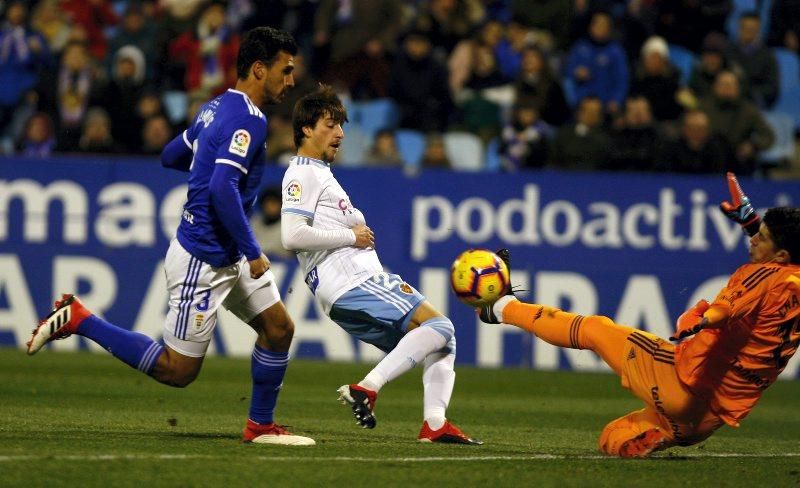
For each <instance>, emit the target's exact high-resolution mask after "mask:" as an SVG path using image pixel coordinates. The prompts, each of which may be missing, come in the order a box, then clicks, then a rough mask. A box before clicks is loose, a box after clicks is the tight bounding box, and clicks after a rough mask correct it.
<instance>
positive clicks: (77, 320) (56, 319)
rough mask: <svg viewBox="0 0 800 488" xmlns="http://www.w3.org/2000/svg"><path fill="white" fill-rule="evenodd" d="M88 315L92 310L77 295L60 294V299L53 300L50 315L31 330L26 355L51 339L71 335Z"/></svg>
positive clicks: (32, 353)
mask: <svg viewBox="0 0 800 488" xmlns="http://www.w3.org/2000/svg"><path fill="white" fill-rule="evenodd" d="M90 315H92V312H90V311H89V310H87V309H86V308H85V307H84V306H83V304H82V303H81V301H80V300H79V299H78V297H76V296H75V295H72V294H65V295H62V296H61V300H57V301H56V302H55V305H54V307H53V311H52V312H50V315H48V316H47V317H45V318H43V319H42V320H41V321H40V322H39V326H38V327H36V329H34V330H33V336H31V340H29V341H28V355H31V356H32V355H34V354H36V353H37V352H39V349H41V348H42V346H44V345H45V344H47V343H48V342H50V341H52V340H55V339H64V338H65V337H69V336H71V335H72V334H74V333H75V332H77V331H78V326H79V325H81V322H83V321H84V320H85V319H86V318H87V317H89V316H90Z"/></svg>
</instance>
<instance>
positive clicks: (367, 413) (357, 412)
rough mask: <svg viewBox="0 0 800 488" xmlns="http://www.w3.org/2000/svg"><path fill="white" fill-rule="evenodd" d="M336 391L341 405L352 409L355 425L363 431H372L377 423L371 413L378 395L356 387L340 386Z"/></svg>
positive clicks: (373, 414)
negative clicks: (363, 429)
mask: <svg viewBox="0 0 800 488" xmlns="http://www.w3.org/2000/svg"><path fill="white" fill-rule="evenodd" d="M337 391H338V392H339V401H340V402H342V405H350V406H352V407H353V417H355V418H356V423H357V424H358V425H360V426H361V427H363V428H365V429H374V428H375V424H376V423H377V421H376V420H375V413H374V412H373V411H374V410H375V402H376V401H377V400H378V393H377V392H374V391H372V390H368V389H366V388H364V387H363V386H358V385H342V386H340V387H339V389H338V390H337Z"/></svg>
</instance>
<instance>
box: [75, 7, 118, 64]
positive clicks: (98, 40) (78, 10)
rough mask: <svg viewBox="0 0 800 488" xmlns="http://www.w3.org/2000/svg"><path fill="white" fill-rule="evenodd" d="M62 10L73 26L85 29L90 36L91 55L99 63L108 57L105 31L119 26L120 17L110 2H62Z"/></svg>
mask: <svg viewBox="0 0 800 488" xmlns="http://www.w3.org/2000/svg"><path fill="white" fill-rule="evenodd" d="M60 2H61V3H60V5H61V9H62V10H63V11H64V13H66V14H67V17H68V18H69V19H70V20H71V21H72V23H73V24H76V25H79V26H81V27H83V29H84V30H85V31H86V34H87V36H88V42H89V44H88V47H89V53H90V54H91V55H92V57H93V58H94V59H95V60H97V61H102V60H104V59H105V57H106V51H107V50H108V40H107V39H106V34H105V29H106V28H107V27H111V26H114V25H117V23H118V22H119V17H117V14H116V13H114V9H113V8H112V7H111V2H110V1H108V0H60Z"/></svg>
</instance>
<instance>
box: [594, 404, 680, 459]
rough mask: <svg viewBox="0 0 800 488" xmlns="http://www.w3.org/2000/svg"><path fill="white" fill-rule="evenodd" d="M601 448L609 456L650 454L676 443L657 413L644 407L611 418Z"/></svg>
mask: <svg viewBox="0 0 800 488" xmlns="http://www.w3.org/2000/svg"><path fill="white" fill-rule="evenodd" d="M598 444H599V447H600V451H601V452H603V453H604V454H608V455H610V456H619V457H628V458H629V457H647V456H649V455H650V454H652V453H654V452H656V451H661V450H663V449H667V448H669V447H672V446H674V445H676V443H675V441H674V439H672V437H670V435H669V434H668V430H667V429H665V428H664V427H662V426H661V425H660V423H659V421H658V414H657V413H656V412H655V411H653V410H652V409H650V408H643V409H641V410H636V411H634V412H631V413H629V414H628V415H625V416H623V417H620V418H618V419H616V420H613V421H611V422H609V424H608V425H606V426H605V428H604V429H603V432H601V433H600V439H599V441H598Z"/></svg>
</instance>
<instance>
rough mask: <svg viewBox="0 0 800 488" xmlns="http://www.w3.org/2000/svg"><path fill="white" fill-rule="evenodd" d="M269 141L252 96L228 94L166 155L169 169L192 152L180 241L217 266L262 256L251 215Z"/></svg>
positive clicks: (211, 104)
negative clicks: (251, 224) (247, 216)
mask: <svg viewBox="0 0 800 488" xmlns="http://www.w3.org/2000/svg"><path fill="white" fill-rule="evenodd" d="M179 138H182V139H183V140H182V141H179V140H178V139H179ZM266 138H267V118H266V116H265V115H264V114H263V113H262V112H261V110H259V109H258V107H256V106H255V104H254V103H253V102H252V101H251V100H250V98H249V97H248V96H247V95H246V94H244V93H242V92H240V91H237V90H228V91H227V92H225V93H223V94H222V95H220V96H218V97H217V98H215V99H213V100H211V101H209V102H207V103H206V104H204V105H203V106H202V107H201V109H200V111H199V112H198V114H197V117H196V118H195V120H194V123H193V124H192V125H191V126H190V127H189V128H188V129H186V131H185V132H184V133H183V134H182V135H180V136H178V137H176V138H175V141H173V142H171V143H170V144H168V145H167V147H166V148H165V149H164V152H163V153H162V161H164V165H165V166H172V167H175V166H176V165H175V164H174V163H168V162H167V161H168V160H169V159H173V160H174V159H175V157H184V156H185V155H182V154H177V151H184V152H187V148H191V153H192V154H193V157H192V159H191V164H190V166H189V191H188V201H187V202H186V205H185V206H184V208H183V218H182V220H181V223H180V226H179V227H178V234H177V238H178V242H180V244H181V245H182V246H183V247H184V249H186V250H187V251H188V252H189V253H190V254H192V255H193V256H195V257H196V258H198V259H200V260H201V261H204V262H206V263H208V264H210V265H211V266H214V267H222V266H229V265H231V264H234V263H236V262H237V261H238V260H239V259H241V257H242V255H245V256H246V257H247V259H248V260H252V259H256V258H257V257H258V256H260V255H261V248H260V246H259V245H258V243H257V242H256V240H255V237H254V236H253V232H252V229H251V228H250V225H249V224H248V222H247V218H246V213H247V212H249V211H250V209H252V207H253V205H254V204H255V201H256V197H257V191H258V187H259V184H260V182H261V176H262V174H263V173H264V167H265V162H266V155H265V148H266ZM176 148H177V149H176ZM223 178H224V180H223ZM220 181H222V182H223V183H224V185H222V184H220ZM226 185H227V186H226ZM228 190H230V191H228ZM237 197H238V198H237Z"/></svg>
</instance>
